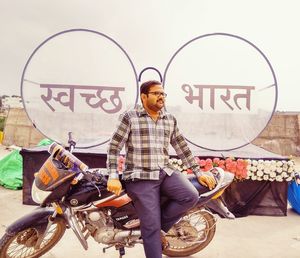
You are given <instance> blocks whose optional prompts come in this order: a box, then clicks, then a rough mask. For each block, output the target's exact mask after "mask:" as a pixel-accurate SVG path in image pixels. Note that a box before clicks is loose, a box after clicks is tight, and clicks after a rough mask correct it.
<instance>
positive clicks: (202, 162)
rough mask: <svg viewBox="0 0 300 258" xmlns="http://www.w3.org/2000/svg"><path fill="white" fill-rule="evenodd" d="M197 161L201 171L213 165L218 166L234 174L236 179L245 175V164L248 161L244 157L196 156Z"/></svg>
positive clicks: (246, 164)
mask: <svg viewBox="0 0 300 258" xmlns="http://www.w3.org/2000/svg"><path fill="white" fill-rule="evenodd" d="M195 159H196V161H197V163H198V164H199V166H200V169H201V170H202V171H208V170H210V169H211V168H213V167H219V168H222V169H224V170H225V171H229V172H231V173H233V174H234V175H235V177H236V178H237V179H244V178H246V177H247V166H248V162H247V160H244V159H237V160H235V159H233V158H226V159H219V158H213V159H209V158H208V159H200V158H198V157H196V158H195Z"/></svg>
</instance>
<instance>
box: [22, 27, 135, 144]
mask: <svg viewBox="0 0 300 258" xmlns="http://www.w3.org/2000/svg"><path fill="white" fill-rule="evenodd" d="M21 93H22V99H23V102H24V107H25V109H26V112H27V114H28V116H29V118H30V119H31V121H32V123H33V124H34V126H35V127H36V128H37V129H38V130H39V131H40V132H42V133H43V134H44V135H45V136H46V137H48V138H50V139H52V140H55V141H57V142H60V143H62V144H67V143H68V133H69V132H72V136H73V139H74V140H75V141H76V142H77V147H79V148H80V147H82V148H84V147H90V146H95V145H100V144H102V143H104V142H106V141H107V140H108V139H109V137H110V136H111V133H112V131H113V130H114V127H115V122H116V120H117V118H118V114H120V113H121V112H123V111H124V110H126V109H127V108H128V107H130V106H133V105H134V104H135V103H136V102H137V99H138V80H137V74H136V70H135V68H134V66H133V63H132V61H131V60H130V58H129V56H128V54H127V53H126V52H125V51H124V50H123V48H122V47H121V46H120V45H119V44H118V43H117V42H116V41H114V40H113V39H112V38H110V37H108V36H106V35H104V34H102V33H99V32H96V31H92V30H86V29H74V30H67V31H63V32H60V33H57V34H55V35H53V36H51V37H49V38H48V39H46V40H45V41H44V42H43V43H41V44H40V45H39V46H38V47H37V48H36V49H35V50H34V52H33V53H32V54H31V56H30V58H29V59H28V61H27V63H26V65H25V68H24V70H23V74H22V81H21Z"/></svg>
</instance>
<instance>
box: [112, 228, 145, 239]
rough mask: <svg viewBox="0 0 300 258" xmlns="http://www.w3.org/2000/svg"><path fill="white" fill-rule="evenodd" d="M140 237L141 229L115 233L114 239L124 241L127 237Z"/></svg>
mask: <svg viewBox="0 0 300 258" xmlns="http://www.w3.org/2000/svg"><path fill="white" fill-rule="evenodd" d="M131 236H133V237H140V236H141V231H140V230H126V231H120V232H118V233H117V234H115V237H114V240H117V241H122V240H124V238H126V237H131Z"/></svg>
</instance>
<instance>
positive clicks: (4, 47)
mask: <svg viewBox="0 0 300 258" xmlns="http://www.w3.org/2000/svg"><path fill="white" fill-rule="evenodd" d="M299 10H300V2H299V1H297V0H286V1H271V0H264V1H261V0H252V1H243V0H226V1H222V0H219V1H217V0H189V1H186V0H164V1H162V0H152V1H149V0H147V1H145V0H122V1H116V0H110V1H102V0H91V1H86V0H64V1H62V0H52V1H41V0H26V1H22V0H19V1H17V0H0V34H1V37H0V95H3V94H6V95H13V94H16V95H21V89H20V88H21V86H20V85H21V77H22V72H23V69H24V67H25V64H26V62H27V60H28V58H29V57H30V55H31V54H32V52H33V51H34V50H35V49H36V48H37V47H38V46H39V45H40V44H41V43H42V42H43V41H44V40H46V39H47V38H49V37H50V36H52V35H54V34H56V33H59V32H61V31H65V30H70V29H87V30H93V31H98V32H100V33H103V34H105V35H108V36H109V37H111V38H112V39H114V40H115V41H116V42H118V44H120V45H121V46H122V48H123V49H125V50H126V53H127V54H128V55H129V56H130V59H131V60H132V62H133V64H134V66H135V69H136V71H137V72H138V73H139V72H140V71H141V70H142V69H144V68H145V67H149V66H151V67H155V68H156V69H158V70H159V71H160V72H161V73H162V74H163V72H164V71H165V69H166V66H167V64H168V62H169V61H170V58H171V57H172V56H173V55H174V53H175V52H176V51H177V50H178V49H179V48H180V47H181V46H182V45H184V44H185V43H186V42H188V41H190V40H191V39H194V38H196V37H199V36H201V35H205V34H211V33H228V34H233V35H238V36H240V37H242V38H245V39H247V40H248V41H250V42H252V43H253V44H255V46H257V47H258V48H259V49H260V50H261V51H262V52H263V53H264V54H265V56H266V57H267V58H268V60H269V61H270V63H271V65H272V68H273V69H274V72H275V75H276V79H277V86H278V101H277V107H276V110H277V111H300V102H299V96H300V76H299V68H300V51H299V46H300V35H299V34H300V33H299V28H298V27H299V24H300V16H299ZM228 65H229V64H228ZM243 65H245V67H246V68H247V69H248V70H249V71H250V70H251V66H252V67H253V65H255V64H248V66H247V64H243ZM186 67H187V69H188V65H187V66H186ZM116 76H118V74H116ZM215 76H216V77H217V78H218V77H219V76H220V77H222V75H221V74H220V75H218V74H216V75H215ZM253 76H260V75H259V72H255V73H254V75H253ZM237 77H238V76H237ZM145 78H146V77H145ZM217 78H216V80H217ZM233 80H234V79H233Z"/></svg>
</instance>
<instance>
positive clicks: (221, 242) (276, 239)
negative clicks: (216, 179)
mask: <svg viewBox="0 0 300 258" xmlns="http://www.w3.org/2000/svg"><path fill="white" fill-rule="evenodd" d="M7 153H8V150H5V148H4V147H3V146H1V145H0V157H3V156H4V155H6V154H7ZM297 164H299V159H297ZM0 207H1V211H0V235H1V236H2V235H3V234H4V232H5V228H6V227H7V226H8V225H9V224H10V223H12V222H13V221H14V220H16V219H17V218H19V217H21V216H22V215H23V214H26V213H28V212H30V211H31V210H33V209H34V206H28V205H22V191H21V190H18V191H14V190H8V189H5V188H3V187H1V186H0ZM88 243H89V249H88V250H87V251H85V250H84V249H83V248H82V247H81V245H80V243H79V241H78V240H77V239H76V237H75V235H74V234H73V233H72V232H71V231H70V230H68V231H67V232H66V234H65V235H64V237H63V238H62V240H61V241H60V243H59V244H58V245H56V246H55V247H54V248H53V249H52V250H51V251H50V252H49V253H48V254H46V255H44V256H43V257H44V258H61V257H64V258H69V257H74V258H75V257H78V258H80V257H89V258H99V257H103V258H117V257H119V256H118V253H117V252H116V251H115V250H114V249H113V248H111V249H109V250H107V252H106V253H105V254H102V248H103V247H104V246H103V245H99V244H97V243H96V242H94V241H93V240H92V239H90V240H89V241H88ZM125 257H128V258H130V257H134V258H143V257H144V253H143V248H142V246H141V245H137V246H136V247H134V248H132V249H127V250H126V256H125ZM200 257H205V258H217V257H218V258H219V257H220V258H235V257H236V258H242V257H243V258H248V257H249V258H256V257H261V258H268V257H270V258H271V257H272V258H293V257H295V258H296V257H297V258H299V257H300V215H298V214H297V213H295V212H293V210H291V209H290V208H288V215H287V216H286V217H272V216H248V217H244V218H238V219H235V220H227V219H218V222H217V232H216V235H215V238H214V239H213V240H212V242H211V244H210V245H209V246H208V247H207V248H206V249H204V250H203V251H202V252H200V253H198V254H196V255H194V256H192V258H200Z"/></svg>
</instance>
